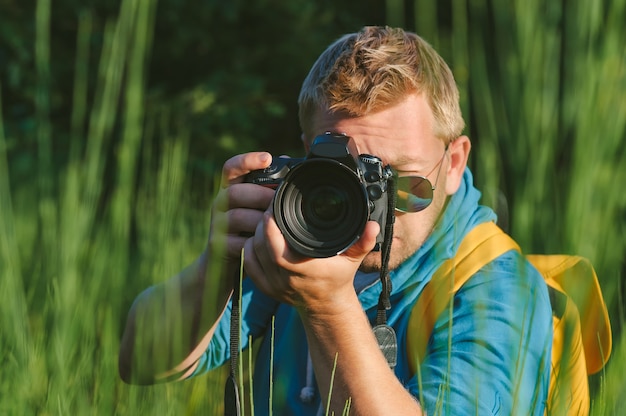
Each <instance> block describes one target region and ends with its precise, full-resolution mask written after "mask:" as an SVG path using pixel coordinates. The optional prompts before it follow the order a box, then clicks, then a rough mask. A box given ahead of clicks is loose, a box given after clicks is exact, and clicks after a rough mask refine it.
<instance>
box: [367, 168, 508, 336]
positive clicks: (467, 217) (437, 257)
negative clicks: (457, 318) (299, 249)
mask: <svg viewBox="0 0 626 416" xmlns="http://www.w3.org/2000/svg"><path fill="white" fill-rule="evenodd" d="M480 197H481V193H480V192H479V191H478V190H477V189H476V188H475V187H474V185H473V177H472V173H471V172H470V170H469V168H467V169H465V172H464V174H463V179H462V181H461V185H460V187H459V189H458V191H457V192H455V193H454V195H452V197H451V198H450V200H449V201H448V204H447V206H446V208H445V210H444V213H443V215H442V216H441V218H440V219H439V221H438V222H437V224H436V225H435V227H434V229H433V231H432V233H431V234H430V236H429V237H428V238H427V239H426V241H424V243H423V244H422V246H421V247H420V248H419V249H418V250H417V251H416V252H415V253H414V254H413V255H412V256H411V257H409V258H408V259H407V260H406V261H404V262H403V263H402V264H400V266H398V267H397V268H396V269H394V270H392V271H391V272H390V277H391V282H392V298H391V300H392V305H393V307H392V309H391V311H389V317H388V319H389V323H390V324H393V322H394V321H396V320H397V319H398V314H399V313H401V312H402V311H404V310H405V309H406V308H408V307H411V306H412V305H413V304H414V303H415V300H416V299H417V297H418V296H419V294H420V293H421V292H422V289H423V287H424V285H425V284H426V283H428V282H429V281H430V279H431V277H432V275H433V274H434V273H435V271H436V270H437V269H438V268H439V267H440V266H441V265H442V263H443V262H444V261H445V260H447V259H449V258H452V257H454V255H455V253H456V251H457V249H458V247H459V244H460V243H461V241H462V240H463V237H465V235H466V234H467V233H468V232H469V231H470V230H471V229H472V228H474V227H475V226H476V225H478V224H480V223H483V222H487V221H495V220H496V215H495V213H494V212H493V210H491V208H488V207H485V206H482V205H479V204H478V201H479V199H480ZM376 279H378V274H377V273H369V274H361V273H359V274H358V275H357V276H356V278H355V289H356V290H357V292H359V299H360V301H361V303H362V305H363V309H365V310H368V311H369V310H371V309H372V308H374V309H375V308H376V305H377V304H378V296H379V294H380V290H381V283H380V281H376Z"/></svg>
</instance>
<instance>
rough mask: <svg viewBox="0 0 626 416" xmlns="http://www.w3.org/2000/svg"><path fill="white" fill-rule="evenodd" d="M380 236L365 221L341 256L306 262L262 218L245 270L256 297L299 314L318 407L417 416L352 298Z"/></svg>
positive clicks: (373, 225)
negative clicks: (318, 395)
mask: <svg viewBox="0 0 626 416" xmlns="http://www.w3.org/2000/svg"><path fill="white" fill-rule="evenodd" d="M378 231H379V227H378V224H376V223H375V222H373V221H370V222H369V223H368V224H367V227H366V229H365V231H364V233H363V236H362V237H361V238H360V239H359V241H357V242H356V243H355V244H354V245H352V246H351V247H350V248H349V249H348V250H347V251H346V252H345V253H342V254H340V255H337V256H333V257H330V258H326V259H307V258H303V257H301V256H298V255H296V254H294V253H293V252H291V251H290V250H289V249H288V248H287V246H286V242H285V240H284V239H283V238H282V235H281V234H280V230H279V229H278V227H277V226H276V223H275V221H274V220H273V219H272V216H271V214H270V213H266V216H265V221H264V222H263V223H260V224H259V228H258V229H257V232H256V234H255V237H254V239H252V240H249V241H248V242H247V243H246V246H245V254H246V256H245V267H246V271H247V272H248V275H249V276H250V277H251V278H252V280H253V281H254V283H255V285H256V286H257V287H258V288H259V289H260V290H261V291H263V292H264V293H265V294H267V295H269V296H272V297H274V298H276V299H279V300H280V301H282V302H284V303H287V304H290V305H293V306H294V307H295V308H296V310H297V311H298V313H299V315H300V317H301V319H302V322H303V324H304V328H305V331H306V334H307V342H308V345H309V351H310V354H311V359H312V361H313V367H314V369H315V376H316V380H317V384H318V387H319V389H320V393H321V397H322V403H326V402H327V400H328V397H329V396H330V397H331V399H332V404H331V409H330V410H331V412H334V413H335V414H343V409H344V407H345V404H346V401H348V400H350V402H351V404H350V409H351V414H354V415H364V414H389V415H398V416H401V415H412V416H414V415H421V414H422V411H421V408H420V405H419V403H418V402H417V401H416V400H415V398H414V397H413V396H412V395H411V394H410V393H409V392H408V391H407V390H406V389H405V388H404V386H402V384H401V383H400V382H399V381H398V379H397V378H396V377H395V374H394V373H393V371H392V370H391V369H390V368H389V365H388V364H387V361H386V359H385V358H384V356H383V354H382V352H381V351H380V348H379V346H378V343H377V341H376V339H375V337H374V335H373V332H372V327H371V326H370V324H369V321H368V319H367V317H366V315H365V313H364V312H363V309H362V307H361V304H360V302H359V300H358V297H357V295H356V293H355V291H354V286H353V278H354V275H355V273H356V271H357V269H358V267H359V265H360V264H361V261H362V260H363V258H364V256H365V255H366V254H368V253H369V252H370V250H371V249H372V247H373V246H374V243H375V240H376V236H377V235H378ZM335 357H337V364H336V367H335V368H334V362H335ZM333 368H334V373H333ZM331 385H332V389H331Z"/></svg>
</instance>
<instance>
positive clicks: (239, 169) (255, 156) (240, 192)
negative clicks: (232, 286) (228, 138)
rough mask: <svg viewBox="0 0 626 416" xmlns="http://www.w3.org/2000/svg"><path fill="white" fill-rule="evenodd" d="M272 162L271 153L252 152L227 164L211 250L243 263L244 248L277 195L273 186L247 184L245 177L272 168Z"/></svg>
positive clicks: (214, 216)
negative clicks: (241, 259)
mask: <svg viewBox="0 0 626 416" xmlns="http://www.w3.org/2000/svg"><path fill="white" fill-rule="evenodd" d="M271 161H272V156H271V155H270V154H269V153H266V152H252V153H245V154H241V155H237V156H234V157H232V158H230V159H228V160H227V161H226V163H224V167H223V169H222V180H221V183H220V187H221V189H220V191H219V192H218V194H217V196H216V197H215V200H214V201H213V208H212V213H211V226H210V230H209V244H208V249H209V251H211V252H212V253H214V254H219V255H218V256H217V257H218V258H222V259H223V260H226V261H227V262H228V263H230V262H233V261H236V262H239V256H240V255H241V249H242V248H243V246H244V244H245V242H246V240H247V239H248V238H249V237H250V236H251V235H252V234H253V233H254V231H255V229H256V227H257V224H258V223H259V222H260V221H261V220H262V218H263V212H264V211H265V210H266V209H267V208H268V207H269V205H270V203H271V201H272V198H273V197H274V190H273V189H269V188H265V187H263V186H259V185H253V184H250V183H244V177H245V175H246V174H248V173H249V172H251V171H253V170H257V169H263V168H266V167H268V166H269V165H270V163H271ZM214 258H215V257H214Z"/></svg>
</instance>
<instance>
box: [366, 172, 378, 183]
mask: <svg viewBox="0 0 626 416" xmlns="http://www.w3.org/2000/svg"><path fill="white" fill-rule="evenodd" d="M364 177H365V180H366V181H367V182H378V181H380V179H381V178H380V175H379V174H378V172H373V171H369V172H365V175H364Z"/></svg>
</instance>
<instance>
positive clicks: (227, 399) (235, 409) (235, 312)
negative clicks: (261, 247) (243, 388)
mask: <svg viewBox="0 0 626 416" xmlns="http://www.w3.org/2000/svg"><path fill="white" fill-rule="evenodd" d="M242 269H243V250H242V252H241V269H240V270H239V271H238V272H236V273H235V275H234V278H233V294H232V308H231V312H230V373H229V374H228V378H227V379H226V385H225V386H224V416H241V402H240V399H239V386H238V384H237V370H238V368H239V338H240V316H241V302H240V300H241V274H242Z"/></svg>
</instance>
